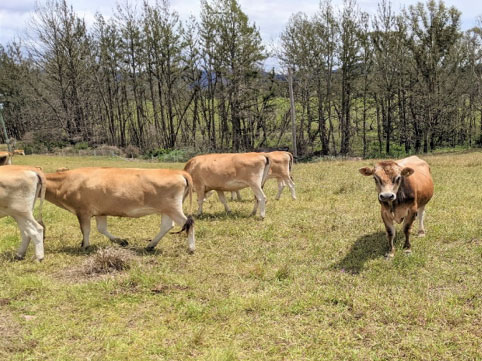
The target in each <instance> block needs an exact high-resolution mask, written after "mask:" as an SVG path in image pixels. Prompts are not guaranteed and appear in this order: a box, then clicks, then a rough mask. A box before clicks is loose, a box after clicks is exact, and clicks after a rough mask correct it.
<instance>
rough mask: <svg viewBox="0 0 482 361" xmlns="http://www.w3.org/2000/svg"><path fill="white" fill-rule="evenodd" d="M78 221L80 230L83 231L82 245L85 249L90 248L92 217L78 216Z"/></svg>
mask: <svg viewBox="0 0 482 361" xmlns="http://www.w3.org/2000/svg"><path fill="white" fill-rule="evenodd" d="M77 219H78V220H79V224H80V230H81V231H82V244H81V247H82V248H83V249H87V248H88V247H89V237H90V216H89V215H85V214H77Z"/></svg>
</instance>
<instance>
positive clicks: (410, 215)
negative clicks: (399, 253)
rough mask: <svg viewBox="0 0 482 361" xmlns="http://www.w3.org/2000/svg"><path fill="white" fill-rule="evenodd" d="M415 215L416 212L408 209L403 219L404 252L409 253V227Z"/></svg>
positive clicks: (410, 250)
mask: <svg viewBox="0 0 482 361" xmlns="http://www.w3.org/2000/svg"><path fill="white" fill-rule="evenodd" d="M415 217H417V212H413V211H408V214H407V216H406V217H405V219H404V220H403V233H404V234H405V244H404V245H403V248H404V249H405V253H411V252H412V249H411V245H410V229H411V228H412V224H413V221H414V220H415Z"/></svg>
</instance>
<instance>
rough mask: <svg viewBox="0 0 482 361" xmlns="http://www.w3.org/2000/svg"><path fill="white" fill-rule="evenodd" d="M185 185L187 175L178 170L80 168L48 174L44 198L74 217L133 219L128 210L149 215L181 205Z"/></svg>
mask: <svg viewBox="0 0 482 361" xmlns="http://www.w3.org/2000/svg"><path fill="white" fill-rule="evenodd" d="M188 176H189V175H187V177H188ZM186 185H187V180H186V173H185V172H184V171H179V170H168V169H137V168H79V169H73V170H67V171H62V172H57V173H50V174H47V197H46V198H47V200H48V201H50V202H52V203H54V204H56V205H58V206H60V207H62V208H65V209H67V210H70V211H71V212H73V213H77V211H79V210H80V211H81V210H86V211H87V210H88V211H89V213H92V214H94V215H113V216H132V215H131V214H130V212H131V211H130V209H131V208H133V207H134V208H136V209H139V205H142V207H144V208H145V212H146V214H148V213H152V212H153V211H154V210H157V211H159V212H161V211H162V210H164V208H165V207H166V208H167V207H169V205H170V204H171V201H180V202H182V197H183V195H184V191H185V189H186ZM136 212H137V211H136ZM139 212H140V211H139ZM141 215H143V213H142V212H140V213H139V216H141Z"/></svg>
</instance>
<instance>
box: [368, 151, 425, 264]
mask: <svg viewBox="0 0 482 361" xmlns="http://www.w3.org/2000/svg"><path fill="white" fill-rule="evenodd" d="M359 171H360V173H361V174H362V175H364V176H373V178H374V181H375V187H376V189H377V192H378V201H379V202H380V206H381V215H382V220H383V223H384V224H385V229H386V232H387V238H388V248H389V250H388V254H387V256H388V257H393V256H394V255H395V246H394V243H393V240H394V238H395V226H394V222H396V223H398V224H400V223H401V222H402V221H403V232H404V233H405V244H404V246H403V248H404V249H405V252H406V253H410V252H411V245H410V229H411V227H412V223H413V221H414V220H415V218H416V217H417V214H418V219H419V228H418V234H419V236H424V235H425V228H424V225H423V217H424V214H425V205H426V204H427V203H428V202H429V201H430V199H431V198H432V196H433V189H434V187H433V180H432V175H431V172H430V166H429V165H428V164H427V162H425V161H424V160H422V159H420V158H418V157H417V156H412V157H408V158H404V159H402V160H399V161H396V162H395V161H393V160H386V161H381V162H378V163H377V164H376V165H375V167H374V168H370V167H365V168H361V169H359Z"/></svg>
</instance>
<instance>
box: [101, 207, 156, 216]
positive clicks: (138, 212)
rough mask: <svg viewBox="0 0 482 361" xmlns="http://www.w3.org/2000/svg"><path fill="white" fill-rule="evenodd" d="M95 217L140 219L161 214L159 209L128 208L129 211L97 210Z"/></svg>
mask: <svg viewBox="0 0 482 361" xmlns="http://www.w3.org/2000/svg"><path fill="white" fill-rule="evenodd" d="M93 213H94V215H95V216H113V217H129V218H139V217H144V216H148V215H150V214H155V213H159V209H156V208H152V207H139V208H130V209H129V208H128V209H120V208H119V209H109V210H105V209H97V210H95V211H94V212H93Z"/></svg>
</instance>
